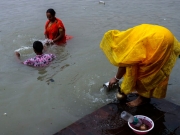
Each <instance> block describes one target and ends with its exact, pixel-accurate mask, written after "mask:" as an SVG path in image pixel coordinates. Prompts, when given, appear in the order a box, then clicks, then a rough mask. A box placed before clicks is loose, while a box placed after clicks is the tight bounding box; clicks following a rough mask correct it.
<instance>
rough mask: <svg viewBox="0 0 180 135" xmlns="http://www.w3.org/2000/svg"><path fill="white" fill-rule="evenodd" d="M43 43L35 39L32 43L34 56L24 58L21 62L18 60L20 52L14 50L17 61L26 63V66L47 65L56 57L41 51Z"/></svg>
mask: <svg viewBox="0 0 180 135" xmlns="http://www.w3.org/2000/svg"><path fill="white" fill-rule="evenodd" d="M43 48H44V47H43V44H42V42H40V41H35V42H34V43H33V50H34V52H35V53H36V56H35V57H33V58H29V59H27V60H25V61H24V62H22V61H21V60H20V53H19V52H15V55H16V57H17V59H18V61H19V62H21V63H23V64H25V65H28V66H34V67H44V66H47V65H49V63H50V62H51V61H53V59H54V58H55V57H56V56H55V55H53V54H44V53H43Z"/></svg>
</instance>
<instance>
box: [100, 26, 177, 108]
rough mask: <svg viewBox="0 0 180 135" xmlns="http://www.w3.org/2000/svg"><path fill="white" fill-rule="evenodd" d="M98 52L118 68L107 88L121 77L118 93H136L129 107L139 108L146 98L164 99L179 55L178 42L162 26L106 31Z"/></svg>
mask: <svg viewBox="0 0 180 135" xmlns="http://www.w3.org/2000/svg"><path fill="white" fill-rule="evenodd" d="M100 47H101V49H102V50H103V51H104V53H105V55H106V56H107V58H108V59H109V61H110V62H111V63H112V64H113V65H115V66H117V67H118V71H117V73H116V75H115V77H113V78H112V79H111V80H110V81H109V87H112V85H113V84H115V83H117V82H118V81H119V80H120V79H121V78H122V77H123V76H124V79H123V82H122V84H121V92H122V93H124V94H125V95H127V94H130V93H132V92H133V91H136V92H137V94H138V95H139V96H138V98H137V99H135V100H133V101H131V102H128V103H127V105H129V106H132V107H134V106H139V105H141V104H143V103H146V101H148V100H149V99H150V98H152V97H153V98H165V96H166V90H167V85H168V80H169V76H170V73H171V70H172V68H173V66H174V64H175V62H176V59H177V57H178V55H179V54H180V43H179V42H178V40H177V39H176V38H175V37H174V35H173V34H172V33H171V32H170V31H169V30H168V29H167V28H165V27H162V26H158V25H151V24H142V25H139V26H136V27H133V28H130V29H128V30H125V31H119V30H110V31H108V32H106V33H105V34H104V37H103V39H102V41H101V43H100Z"/></svg>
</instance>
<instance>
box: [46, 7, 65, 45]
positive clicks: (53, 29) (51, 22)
mask: <svg viewBox="0 0 180 135" xmlns="http://www.w3.org/2000/svg"><path fill="white" fill-rule="evenodd" d="M55 15H56V12H55V11H54V9H48V10H47V11H46V16H47V18H48V20H47V21H46V24H45V32H44V34H45V38H47V39H49V40H51V44H56V45H63V44H65V43H66V34H65V33H66V30H65V27H64V24H63V22H62V21H61V20H60V19H59V18H56V17H55Z"/></svg>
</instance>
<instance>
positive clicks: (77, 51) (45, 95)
mask: <svg viewBox="0 0 180 135" xmlns="http://www.w3.org/2000/svg"><path fill="white" fill-rule="evenodd" d="M0 5H1V6H0V7H1V12H0V18H1V19H0V63H1V65H0V135H50V134H53V133H56V132H57V131H59V130H61V129H62V128H65V127H66V126H68V125H70V124H71V123H73V122H75V121H76V120H78V119H80V118H82V117H83V116H85V115H87V114H89V113H91V112H93V111H94V110H96V109H98V108H100V107H102V106H103V105H105V104H107V103H109V102H111V101H113V100H114V99H115V92H110V93H107V92H105V91H104V90H102V89H101V88H102V84H103V83H105V82H107V81H109V79H110V78H111V77H113V76H114V75H115V74H116V70H117V68H116V67H114V66H112V65H111V64H110V63H109V61H108V60H107V59H106V57H105V55H104V54H103V52H102V51H101V49H100V48H99V43H100V41H101V39H102V36H103V34H104V33H105V32H106V31H107V30H110V29H119V30H125V29H127V28H130V27H133V26H135V25H138V24H142V23H152V24H159V25H162V26H165V27H167V28H169V29H170V30H171V31H172V32H173V33H174V35H175V36H176V37H177V39H179V40H180V16H179V13H180V8H179V7H180V2H179V0H149V1H147V0H133V1H132V0H105V5H104V4H99V1H98V0H51V1H45V0H38V1H37V0H8V1H7V0H0ZM48 8H53V9H55V11H56V17H58V18H61V20H62V21H63V22H64V25H65V27H66V31H67V34H68V35H72V36H73V37H74V38H73V39H71V40H69V41H68V42H67V45H66V46H65V47H56V46H53V47H50V48H49V50H48V51H49V52H52V53H54V54H56V56H57V58H56V59H55V60H54V61H53V62H52V63H51V65H49V66H48V67H46V68H32V67H28V66H25V65H22V64H19V63H18V62H17V61H16V59H15V57H14V50H16V49H18V48H22V47H31V46H32V43H33V41H35V40H43V39H44V35H43V33H44V24H45V22H46V20H47V18H46V14H45V13H46V10H47V9H48ZM34 55H35V54H34V53H32V52H31V53H30V52H24V55H23V56H22V60H24V59H26V58H29V57H32V56H34ZM179 66H180V61H179V59H178V60H177V63H176V65H175V67H174V69H173V71H172V74H171V77H170V81H169V85H168V92H167V97H166V99H167V100H168V101H171V102H173V103H175V104H178V105H180V98H179V97H180V94H179V93H180V92H179V91H180V89H179V88H180V79H179V75H178V74H179V72H180V71H179ZM177 73H178V74H177Z"/></svg>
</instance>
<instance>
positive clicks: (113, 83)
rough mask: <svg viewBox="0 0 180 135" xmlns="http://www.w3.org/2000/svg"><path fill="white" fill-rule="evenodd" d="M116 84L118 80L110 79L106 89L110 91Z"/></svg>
mask: <svg viewBox="0 0 180 135" xmlns="http://www.w3.org/2000/svg"><path fill="white" fill-rule="evenodd" d="M117 82H118V80H117V79H116V78H115V77H113V78H111V80H110V81H109V86H108V88H109V89H111V88H112V87H113V86H114V85H115V84H116V83H117Z"/></svg>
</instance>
